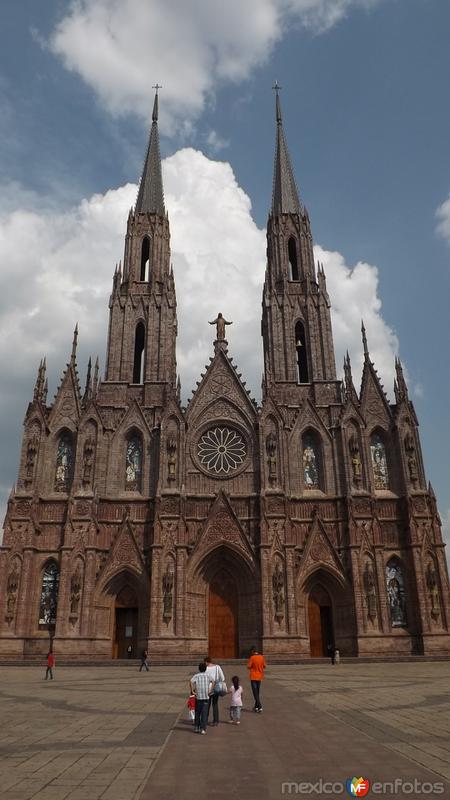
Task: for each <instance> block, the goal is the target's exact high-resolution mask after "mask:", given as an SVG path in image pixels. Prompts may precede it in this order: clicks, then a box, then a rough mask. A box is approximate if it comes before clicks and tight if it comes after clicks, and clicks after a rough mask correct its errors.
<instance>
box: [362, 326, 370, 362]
mask: <svg viewBox="0 0 450 800" xmlns="http://www.w3.org/2000/svg"><path fill="white" fill-rule="evenodd" d="M361 336H362V341H363V347H364V360H365V361H368V359H369V347H368V344H367V336H366V328H365V325H364V320H361Z"/></svg>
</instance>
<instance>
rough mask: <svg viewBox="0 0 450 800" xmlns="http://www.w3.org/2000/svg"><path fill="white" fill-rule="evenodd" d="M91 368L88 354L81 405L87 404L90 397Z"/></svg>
mask: <svg viewBox="0 0 450 800" xmlns="http://www.w3.org/2000/svg"><path fill="white" fill-rule="evenodd" d="M91 370H92V359H91V357H90V356H89V362H88V367H87V373H86V386H85V389H84V395H83V405H87V404H88V402H89V400H90V399H91V397H92V378H91Z"/></svg>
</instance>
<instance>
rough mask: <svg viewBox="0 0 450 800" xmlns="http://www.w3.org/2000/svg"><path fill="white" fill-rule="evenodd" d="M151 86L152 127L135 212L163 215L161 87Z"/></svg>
mask: <svg viewBox="0 0 450 800" xmlns="http://www.w3.org/2000/svg"><path fill="white" fill-rule="evenodd" d="M153 88H154V89H155V90H156V91H155V99H154V102H153V113H152V127H151V129H150V138H149V142H148V148H147V155H146V157H145V162H144V168H143V170H142V177H141V182H140V184H139V192H138V196H137V200H136V207H135V213H136V214H145V213H150V214H159V216H161V217H164V216H165V214H166V210H165V207H164V191H163V182H162V172H161V155H160V151H159V133H158V89H161V86H160V85H159V84H158V83H157V84H156V86H154V87H153Z"/></svg>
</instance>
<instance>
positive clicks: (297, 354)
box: [262, 84, 336, 401]
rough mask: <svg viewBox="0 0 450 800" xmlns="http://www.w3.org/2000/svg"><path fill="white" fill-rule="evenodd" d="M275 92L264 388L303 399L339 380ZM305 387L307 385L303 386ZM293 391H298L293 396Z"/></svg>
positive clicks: (319, 275) (322, 286) (321, 281)
mask: <svg viewBox="0 0 450 800" xmlns="http://www.w3.org/2000/svg"><path fill="white" fill-rule="evenodd" d="M274 88H275V92H276V125H277V128H276V146H275V164H274V179H273V193H272V208H271V211H270V214H269V219H268V223H267V268H266V275H265V282H264V291H263V315H262V335H263V343H264V388H265V391H267V392H269V393H270V392H272V393H273V392H275V395H276V396H277V398H278V400H279V401H281V399H282V398H283V396H284V395H285V394H286V391H288V394H289V395H290V399H291V400H292V399H293V398H294V397H295V398H296V399H299V398H300V397H301V396H303V394H304V393H305V387H309V390H310V391H309V392H308V394H311V390H312V388H313V385H314V384H315V383H317V382H323V381H326V382H329V381H336V366H335V360H334V348H333V336H332V332H331V319H330V301H329V298H328V294H327V288H326V281H325V273H324V271H323V268H322V266H321V265H320V264H318V265H317V271H316V267H315V264H314V254H313V240H312V235H311V226H310V221H309V215H308V212H307V210H306V208H305V206H304V205H303V204H302V203H301V201H300V198H299V193H298V189H297V185H296V181H295V177H294V172H293V169H292V165H291V160H290V157H289V152H288V148H287V144H286V139H285V135H284V129H283V120H282V115H281V106H280V97H279V88H280V87H279V86H278V84H276V85H275V87H274ZM302 387H303V388H302ZM292 391H293V394H292Z"/></svg>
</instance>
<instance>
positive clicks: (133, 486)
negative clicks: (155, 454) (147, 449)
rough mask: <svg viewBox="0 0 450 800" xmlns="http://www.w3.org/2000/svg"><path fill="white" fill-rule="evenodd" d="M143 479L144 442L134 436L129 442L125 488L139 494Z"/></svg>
mask: <svg viewBox="0 0 450 800" xmlns="http://www.w3.org/2000/svg"><path fill="white" fill-rule="evenodd" d="M141 477H142V441H141V439H140V438H139V436H133V437H132V438H131V439H128V442H127V462H126V468H125V488H126V489H128V490H129V491H135V492H139V491H140V489H141Z"/></svg>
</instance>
